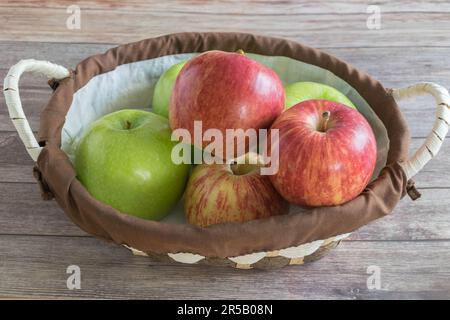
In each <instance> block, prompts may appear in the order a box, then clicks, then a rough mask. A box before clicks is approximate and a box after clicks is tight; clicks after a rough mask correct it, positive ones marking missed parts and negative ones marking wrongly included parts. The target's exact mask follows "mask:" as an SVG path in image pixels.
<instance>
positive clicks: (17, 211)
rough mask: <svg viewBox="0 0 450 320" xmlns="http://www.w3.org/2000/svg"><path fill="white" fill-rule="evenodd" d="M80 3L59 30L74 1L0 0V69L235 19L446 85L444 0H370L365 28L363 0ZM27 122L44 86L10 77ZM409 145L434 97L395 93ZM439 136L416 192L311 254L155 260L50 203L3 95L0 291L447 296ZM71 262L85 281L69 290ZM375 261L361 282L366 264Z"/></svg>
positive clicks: (237, 25)
mask: <svg viewBox="0 0 450 320" xmlns="http://www.w3.org/2000/svg"><path fill="white" fill-rule="evenodd" d="M231 2H232V3H230V1H200V0H185V1H154V0H152V1H144V0H132V1H120V2H119V1H113V0H105V1H93V0H89V1H77V2H76V4H77V5H79V6H80V8H81V14H82V15H81V18H82V24H81V30H69V29H67V28H66V19H67V17H68V15H69V14H68V13H67V12H66V10H67V7H68V6H69V5H71V4H73V1H68V0H54V1H41V0H33V1H15V0H14V1H13V0H6V1H2V2H0V52H4V53H7V54H3V55H1V56H0V78H3V77H4V76H5V75H6V72H7V70H8V68H9V67H10V66H11V65H13V64H14V63H16V62H17V61H18V60H20V59H23V58H35V59H44V60H51V61H53V62H56V63H59V64H62V65H65V66H67V67H74V66H75V65H76V64H77V63H78V62H79V61H81V60H82V59H84V58H85V57H87V56H90V55H93V54H96V53H101V52H104V51H105V50H107V49H108V48H111V47H113V46H115V44H118V43H126V42H131V41H135V40H139V39H142V38H146V37H151V36H156V35H160V34H166V33H170V32H180V31H243V32H255V33H260V34H265V35H274V36H281V37H285V38H289V39H294V40H298V41H301V42H303V43H305V44H308V45H311V46H314V47H318V48H322V49H323V50H325V51H327V52H329V53H330V54H333V55H335V56H337V57H339V58H341V59H343V60H345V61H347V62H350V63H351V64H353V65H355V66H356V67H357V68H359V69H361V70H364V71H366V72H368V73H369V74H371V75H373V76H374V77H375V78H377V79H378V80H380V81H381V82H382V83H383V85H385V86H386V87H401V86H406V85H409V84H412V83H414V82H418V81H433V82H437V83H440V84H443V85H445V86H446V87H450V68H449V65H450V63H449V62H450V55H449V53H450V33H449V31H450V3H449V2H448V1H427V2H424V1H406V0H402V1H395V2H394V1H387V0H384V1H377V2H374V4H376V5H378V6H379V8H380V9H381V14H382V15H381V30H369V29H368V28H367V27H366V21H367V18H368V17H369V15H370V14H368V13H367V11H366V10H367V7H368V4H371V2H366V1H359V0H350V1H289V0H287V1H275V0H264V1H231ZM20 89H21V96H22V102H23V105H24V108H25V111H26V114H27V115H28V116H29V119H30V122H31V125H32V127H33V129H34V130H36V129H37V128H38V123H39V112H40V109H41V108H42V106H44V104H45V103H46V101H47V100H48V97H49V95H50V94H51V90H50V89H49V88H48V86H47V85H46V83H45V80H44V79H42V78H40V77H36V76H30V75H27V76H25V77H24V78H23V79H21V88H20ZM401 108H402V110H403V111H404V114H405V117H406V119H407V121H408V123H409V125H410V128H411V133H412V136H413V139H412V142H411V150H412V151H413V150H416V149H417V148H418V147H419V146H420V144H421V142H422V140H423V139H422V138H423V137H425V136H426V135H427V134H428V132H429V130H430V129H431V126H432V123H433V119H434V105H433V102H432V100H431V99H428V98H421V99H417V100H414V101H409V102H405V103H402V104H401ZM449 156H450V144H448V143H446V144H444V147H443V149H442V151H441V153H440V154H439V155H438V156H437V157H436V159H434V160H433V161H432V162H431V163H430V164H429V165H428V166H427V167H426V168H425V169H424V170H423V171H422V172H421V173H420V174H419V175H418V176H417V179H415V180H416V183H417V186H418V187H419V189H420V191H421V192H422V194H423V195H422V198H421V199H419V200H417V201H415V202H413V201H411V200H410V199H408V198H405V199H403V200H402V201H401V202H400V204H399V205H398V207H397V208H396V209H395V211H394V212H393V213H392V214H391V215H390V216H388V217H386V218H384V219H380V220H378V221H376V222H373V223H371V224H369V225H368V226H365V227H363V228H361V229H360V230H358V231H357V232H355V233H353V234H352V235H351V237H350V238H349V239H348V240H346V241H344V242H343V243H342V244H341V245H340V246H339V247H338V248H336V249H335V250H333V251H332V253H330V254H329V255H328V256H327V257H325V258H324V259H322V260H319V261H317V262H315V263H313V264H309V265H305V266H295V267H289V268H284V269H281V270H276V271H257V270H250V271H239V270H233V269H227V268H210V267H206V266H182V265H165V264H162V263H156V262H154V261H151V260H149V259H147V258H144V257H134V256H132V255H131V254H130V253H129V252H128V251H127V250H126V249H124V248H121V247H118V246H113V245H111V244H107V243H105V242H103V241H100V240H97V239H95V238H93V237H91V236H90V235H88V234H86V233H84V232H83V231H81V230H80V229H79V228H78V227H76V226H75V225H74V224H73V223H72V222H71V221H69V219H68V218H67V217H66V216H65V214H64V212H62V210H61V209H60V208H59V207H58V206H57V204H56V203H55V202H54V201H42V200H41V199H40V196H39V190H38V186H37V184H36V183H35V181H34V179H33V177H32V174H31V169H32V166H33V162H32V161H31V160H30V159H28V155H27V153H26V152H25V150H24V148H23V146H22V145H21V142H20V141H19V138H18V136H17V134H16V133H15V132H14V128H13V126H12V124H11V123H10V121H9V117H8V114H7V111H6V108H5V104H4V99H3V96H2V97H1V98H0V298H1V297H3V298H11V297H21V298H61V297H64V298H69V297H74V298H213V299H215V298H252V299H254V298H273V299H282V298H287V299H301V298H318V299H330V298H337V299H388V298H400V299H411V298H419V299H423V298H437V299H443V298H447V299H448V298H450V250H449V249H450V209H449V207H450V179H449V173H448V172H450V170H449V169H450V157H449ZM69 265H78V266H80V268H81V273H82V289H81V290H68V289H67V287H66V279H67V277H68V275H67V274H66V268H67V266H69ZM369 266H378V267H380V268H381V284H382V288H381V290H369V289H368V288H367V285H366V281H367V278H368V276H369V274H367V267H369Z"/></svg>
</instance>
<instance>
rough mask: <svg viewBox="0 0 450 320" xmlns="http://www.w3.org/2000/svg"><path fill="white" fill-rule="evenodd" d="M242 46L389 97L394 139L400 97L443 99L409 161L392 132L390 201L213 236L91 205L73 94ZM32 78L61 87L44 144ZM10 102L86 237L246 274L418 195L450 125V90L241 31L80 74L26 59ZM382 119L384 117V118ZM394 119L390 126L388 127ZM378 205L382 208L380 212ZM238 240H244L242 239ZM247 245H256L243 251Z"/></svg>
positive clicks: (122, 54)
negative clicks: (79, 169) (156, 65)
mask: <svg viewBox="0 0 450 320" xmlns="http://www.w3.org/2000/svg"><path fill="white" fill-rule="evenodd" d="M238 48H243V49H244V51H246V52H254V53H258V54H265V55H268V56H286V57H289V58H292V59H297V60H301V61H303V62H305V63H309V64H311V65H316V66H320V67H322V68H326V69H328V70H330V71H331V72H332V73H334V74H337V76H339V77H341V78H342V79H344V80H345V81H347V82H348V83H350V84H351V85H352V86H354V87H355V88H359V89H360V91H361V92H360V93H361V95H362V96H363V98H365V99H367V100H368V101H374V99H376V96H377V95H378V96H383V95H385V96H386V97H383V99H385V101H387V103H389V104H390V107H391V108H392V110H393V111H392V114H390V115H389V116H384V120H383V122H384V124H385V125H386V126H387V130H388V132H391V131H392V132H394V130H393V129H392V130H391V131H389V130H390V128H389V127H388V126H391V127H395V126H399V127H402V125H403V124H402V121H403V119H402V117H401V113H400V112H399V111H398V110H397V109H396V108H397V106H396V104H395V101H394V99H395V100H396V101H400V100H402V99H405V98H410V97H415V96H419V95H431V96H433V97H434V99H435V100H436V106H437V112H436V120H435V123H434V126H433V129H432V131H431V133H430V134H429V135H428V137H427V138H426V140H425V142H424V144H423V145H422V146H421V147H420V148H419V149H418V150H417V151H416V152H415V154H414V155H413V156H412V158H410V159H409V160H406V159H403V158H402V157H404V155H405V153H407V151H408V150H407V146H406V147H405V146H404V145H405V137H406V134H407V133H406V132H403V131H405V130H406V131H407V129H405V130H403V131H402V134H403V135H402V137H401V139H403V141H396V139H397V137H396V136H395V135H393V134H390V137H389V138H390V139H391V141H392V142H393V145H394V143H396V144H397V146H400V147H401V149H402V150H399V151H398V150H389V152H390V153H389V157H390V159H391V160H390V161H391V162H392V163H391V167H390V168H391V171H389V170H386V172H384V173H382V174H381V175H380V177H379V178H377V179H376V180H375V183H378V182H377V181H378V180H382V179H384V182H383V183H387V182H389V183H390V184H389V186H390V189H389V188H385V189H383V190H384V191H383V192H384V193H382V192H381V191H379V190H380V187H379V185H377V186H374V187H373V188H371V186H369V188H368V190H366V191H365V192H364V193H365V194H364V195H361V196H360V197H358V198H357V199H355V200H353V201H351V202H353V203H352V204H348V205H347V206H342V207H340V208H330V209H318V210H315V211H312V212H310V213H307V214H305V215H304V216H302V217H297V218H294V217H274V218H273V219H272V218H270V219H268V221H258V222H249V223H244V224H240V225H237V224H227V225H224V226H218V227H214V226H213V227H212V228H205V229H201V228H197V227H193V226H176V227H173V226H170V227H168V226H167V224H164V223H158V222H149V221H143V220H142V221H141V220H140V219H138V218H134V217H129V216H126V215H123V214H120V213H118V212H117V211H115V210H114V209H112V208H111V207H108V206H105V205H103V204H100V203H99V202H97V201H95V199H92V198H91V197H90V195H89V194H88V193H87V192H86V190H84V188H83V187H82V186H81V184H80V183H79V182H78V181H77V179H76V177H75V175H74V171H73V168H72V167H71V163H70V161H69V160H68V159H67V158H66V157H65V155H64V153H63V152H62V151H61V149H60V147H61V129H62V124H63V123H64V121H65V117H66V116H67V114H68V111H69V109H70V107H71V104H72V99H73V96H74V93H75V92H77V90H79V89H80V88H82V87H83V86H86V85H87V83H88V81H89V80H90V79H92V78H94V77H96V76H98V75H100V74H104V73H106V72H114V70H115V69H116V67H117V66H119V65H126V64H127V63H134V62H139V61H144V60H145V59H152V58H155V57H160V56H165V55H173V54H183V53H191V52H202V51H206V50H211V49H221V50H228V51H231V50H235V49H238ZM111 61H112V62H111ZM24 72H32V73H39V74H43V75H44V76H46V77H48V78H49V79H51V81H50V84H51V86H52V88H53V89H56V91H55V92H54V94H53V96H52V99H51V100H50V102H49V105H48V106H47V107H46V108H45V109H44V111H43V113H42V116H41V128H40V139H39V142H38V140H36V138H35V136H34V134H33V132H32V130H31V128H30V126H29V123H28V121H27V119H26V116H25V114H24V112H23V109H22V104H21V101H20V97H19V88H18V83H19V79H20V77H21V75H22V74H23V73H24ZM367 88H369V89H373V90H368V89H367ZM366 89H367V90H366ZM4 95H5V101H6V104H7V106H8V110H9V114H10V118H11V120H12V122H13V123H14V126H15V128H16V129H17V132H18V134H19V136H20V138H21V140H22V141H23V143H24V145H25V147H26V149H27V151H28V153H29V155H30V156H31V158H32V159H33V160H34V161H37V165H36V167H35V169H34V172H35V176H36V178H37V180H38V181H39V184H40V186H41V189H42V195H43V197H44V199H50V198H53V197H54V198H56V200H57V201H58V203H59V204H60V205H61V207H62V208H63V209H64V211H65V212H66V213H67V214H68V215H69V217H70V218H71V219H72V220H73V221H74V222H75V223H76V224H78V225H79V226H80V227H81V228H82V229H83V230H85V231H87V232H88V233H90V234H93V235H95V236H97V237H100V238H103V239H106V240H109V241H114V242H116V243H117V244H120V245H124V246H126V247H127V248H129V249H130V250H132V252H133V253H134V254H136V255H143V256H149V257H151V258H153V259H156V260H160V261H166V262H167V261H170V262H181V263H187V264H197V263H202V264H203V263H204V264H210V265H223V266H233V267H236V268H241V269H250V268H274V267H281V266H285V265H293V264H303V263H306V262H310V261H314V260H316V259H318V258H320V257H322V256H323V255H325V254H326V253H327V252H328V251H329V250H330V249H332V248H333V247H335V246H336V245H337V244H338V243H339V242H340V241H341V240H342V239H344V238H346V237H347V236H348V235H349V234H350V232H351V231H354V230H356V229H357V228H358V227H360V226H362V225H364V224H366V223H368V222H370V221H372V220H374V219H376V218H379V217H382V216H383V215H385V214H387V213H389V212H390V211H391V210H392V209H393V207H394V206H395V205H396V203H397V202H398V200H400V198H401V196H403V195H404V194H405V192H406V191H407V192H408V193H409V194H410V196H411V197H413V198H415V197H417V192H416V190H415V188H414V186H413V183H412V180H410V179H411V178H412V177H413V176H414V175H416V174H417V173H418V172H419V171H420V170H421V169H422V168H423V167H424V166H425V164H426V163H427V162H428V161H429V160H431V159H432V158H433V157H434V156H435V155H436V154H437V153H438V151H439V149H440V148H441V145H442V142H443V140H444V138H445V137H446V135H447V132H448V130H449V123H450V109H449V105H450V96H449V94H448V91H447V90H446V89H445V88H443V87H441V86H439V85H436V84H433V83H419V84H416V85H413V86H410V87H406V88H402V89H393V90H385V89H384V88H383V87H382V86H381V85H380V84H379V83H378V82H376V81H375V80H373V79H372V78H370V76H368V75H365V74H363V73H361V72H359V71H357V70H356V69H354V68H352V67H351V66H349V65H348V64H346V63H344V62H342V61H340V60H338V59H336V58H334V57H331V56H329V55H327V54H325V53H322V52H320V51H317V50H314V49H311V48H308V47H305V46H302V45H300V44H296V43H294V42H290V41H287V40H282V39H275V38H268V37H262V36H253V35H248V34H238V33H234V34H230V33H227V34H222V33H214V34H213V33H189V34H186V33H184V34H175V35H168V36H164V37H160V38H155V39H148V40H145V41H142V42H138V43H134V44H129V45H125V46H121V47H118V48H115V49H112V50H109V51H108V52H107V53H105V54H103V55H98V56H95V57H91V58H88V59H86V60H85V61H83V62H82V63H80V65H79V66H77V68H76V70H74V71H70V70H68V69H66V68H64V67H62V66H59V65H55V64H53V63H50V62H45V61H36V60H22V61H20V62H19V63H17V64H16V65H14V66H13V67H11V69H10V70H9V72H8V74H7V76H6V78H5V82H4ZM58 108H59V109H58ZM376 112H378V114H379V113H380V111H379V110H378V111H376ZM389 117H390V118H389ZM388 118H389V119H390V120H389V121H388V120H386V119H388ZM397 140H400V138H398V139H397ZM400 147H398V148H400ZM397 151H398V152H397ZM392 168H394V169H392ZM395 174H397V176H400V177H398V181H397V182H396V181H394V180H395V179H393V178H392V177H394V176H395ZM379 184H381V182H379ZM391 190H395V191H396V192H398V193H399V195H398V196H397V195H396V196H395V197H393V198H390V195H389V192H391ZM371 197H378V198H376V199H378V200H374V199H373V198H371ZM379 199H381V200H379ZM364 201H365V202H364ZM374 201H376V202H381V203H377V204H374V203H373V202H374ZM383 202H385V203H383ZM364 203H366V204H368V206H370V207H371V209H370V210H369V209H368V211H373V212H374V213H373V214H366V215H364V214H362V213H361V217H357V215H355V214H353V213H352V214H348V215H346V211H347V210H349V208H350V211H352V210H353V208H355V207H358V208H361V206H362V204H364ZM373 208H375V209H373ZM327 210H328V211H327ZM363 211H364V210H363ZM327 212H329V214H328V215H329V216H330V219H331V220H330V221H339V218H338V217H337V218H335V214H337V213H339V214H341V215H342V217H343V218H342V219H343V220H344V222H346V221H347V222H348V226H347V225H346V226H337V225H336V223H335V222H334V224H335V225H336V226H335V227H336V228H334V227H333V225H332V223H331V222H330V225H327V223H325V222H324V221H325V220H323V217H325V215H324V214H325V213H327ZM294 219H295V220H294ZM302 219H303V220H302ZM333 219H334V220H333ZM345 219H347V220H345ZM264 220H265V219H264ZM269 220H270V221H269ZM312 220H314V221H316V222H317V221H319V222H321V224H322V225H323V227H322V226H319V227H317V228H315V229H314V232H313V231H312V232H311V234H309V233H308V232H307V231H308V229H303V230H302V233H303V234H302V235H298V234H296V229H295V228H293V227H291V226H292V224H295V225H298V226H302V222H305V224H306V225H308V224H310V223H312ZM327 221H328V220H327ZM271 226H276V229H274V230H277V231H276V232H277V234H275V236H276V237H274V238H273V239H272V240H271V239H264V234H265V235H267V234H268V232H269V233H270V230H271V229H270V227H271ZM282 226H285V227H286V234H285V235H283V236H282V235H281V233H282V232H280V230H283V229H281V228H282ZM305 228H306V227H305ZM299 230H300V229H299ZM274 232H275V231H274ZM298 232H300V231H298ZM263 233H264V234H263ZM169 236H170V237H169ZM236 237H238V238H239V239H235V238H236ZM148 238H151V239H150V240H149V239H148ZM266 238H267V236H266ZM279 238H283V239H281V240H280V239H279ZM158 239H160V240H158ZM240 240H242V241H240ZM221 241H222V242H223V245H222V243H221ZM246 241H247V242H248V243H244V244H242V243H240V242H246ZM155 243H156V244H155ZM236 253H238V254H236Z"/></svg>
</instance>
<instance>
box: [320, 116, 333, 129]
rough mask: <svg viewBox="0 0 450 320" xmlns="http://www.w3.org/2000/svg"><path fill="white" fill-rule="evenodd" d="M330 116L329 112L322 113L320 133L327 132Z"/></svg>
mask: <svg viewBox="0 0 450 320" xmlns="http://www.w3.org/2000/svg"><path fill="white" fill-rule="evenodd" d="M330 115H331V112H330V111H325V112H324V113H322V120H323V121H322V128H321V130H320V131H321V132H325V131H327V127H328V120H330Z"/></svg>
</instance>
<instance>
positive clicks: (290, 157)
mask: <svg viewBox="0 0 450 320" xmlns="http://www.w3.org/2000/svg"><path fill="white" fill-rule="evenodd" d="M272 129H279V140H278V142H277V143H275V144H277V145H278V148H279V149H278V150H279V157H278V159H277V157H276V156H275V157H273V158H272V161H278V162H277V163H276V164H275V167H276V166H278V172H277V173H276V174H274V175H272V176H270V179H271V181H272V183H273V185H274V186H275V188H276V189H277V190H278V192H279V193H280V194H281V195H282V196H283V197H284V198H285V199H286V200H288V201H289V202H291V203H295V204H298V205H306V206H331V205H339V204H342V203H344V202H347V201H349V200H351V199H353V198H355V197H356V196H357V195H358V194H360V193H361V192H362V191H363V189H364V188H365V187H366V185H367V184H368V182H369V180H370V178H371V176H372V174H373V171H374V168H375V162H376V159H377V147H376V141H375V137H374V134H373V131H372V128H371V127H370V125H369V123H368V122H367V120H366V119H365V118H364V117H363V116H362V115H361V114H360V113H359V112H358V111H356V110H354V109H351V108H348V107H346V106H345V105H343V104H340V103H337V102H332V101H328V100H307V101H304V102H301V103H299V104H297V105H295V106H294V107H292V108H291V109H289V110H287V111H285V112H284V113H283V114H282V115H281V116H280V117H278V118H277V120H276V121H275V122H274V123H273V125H272V127H271V130H272ZM270 140H271V139H269V141H270ZM274 146H275V145H272V146H270V149H271V150H272V153H274V151H273V150H276V148H274Z"/></svg>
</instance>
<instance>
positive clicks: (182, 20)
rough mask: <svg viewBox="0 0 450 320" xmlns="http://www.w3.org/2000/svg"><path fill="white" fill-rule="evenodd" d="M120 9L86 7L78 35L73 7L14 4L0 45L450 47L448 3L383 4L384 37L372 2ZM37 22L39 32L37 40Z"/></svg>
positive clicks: (0, 16) (134, 5)
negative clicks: (188, 41)
mask: <svg viewBox="0 0 450 320" xmlns="http://www.w3.org/2000/svg"><path fill="white" fill-rule="evenodd" d="M124 2H125V3H126V1H124ZM119 3H121V2H113V1H108V2H106V3H104V4H101V2H100V1H86V2H82V1H81V2H79V3H78V5H79V7H80V9H81V14H82V20H81V29H79V30H70V29H67V28H66V20H67V18H68V17H69V14H68V13H67V11H66V10H67V7H68V5H69V4H70V2H69V1H65V2H59V1H35V2H34V5H33V2H28V1H27V2H26V5H23V4H22V5H21V4H15V1H7V2H5V3H4V4H3V5H2V6H1V7H0V21H1V20H3V21H7V22H8V23H5V24H4V26H3V30H2V34H1V35H0V40H14V39H17V38H20V39H22V40H29V41H66V42H74V41H79V42H86V41H89V42H100V43H105V42H106V43H124V42H129V41H134V40H138V39H141V38H146V37H153V36H158V35H161V34H165V33H172V32H180V31H204V30H209V31H243V32H254V33H263V34H266V35H274V36H283V37H286V38H290V39H295V40H302V41H303V42H305V43H307V44H310V45H313V46H333V47H361V46H369V47H379V46H410V44H411V43H414V42H416V41H417V37H420V41H421V44H422V45H429V46H436V45H438V46H442V45H446V46H448V45H450V41H449V40H448V36H447V35H448V31H449V29H450V19H449V10H448V4H445V3H443V2H441V3H439V2H435V3H434V4H433V5H431V6H427V7H428V8H429V9H427V10H423V9H422V10H421V9H420V8H421V7H424V4H423V3H422V2H421V1H408V2H404V3H400V4H395V5H392V4H391V3H392V2H390V1H382V4H381V5H379V7H380V9H381V10H382V13H383V15H382V17H383V18H382V26H381V29H380V30H369V29H368V28H367V27H366V22H367V19H368V18H369V16H370V14H368V13H367V3H365V2H364V3H363V2H358V5H355V3H353V4H352V3H345V2H344V1H339V2H338V3H335V4H330V2H328V1H321V2H315V1H314V2H311V3H310V4H308V5H307V4H306V2H305V1H283V2H277V1H271V2H259V1H249V2H246V1H234V2H233V3H232V4H230V3H227V2H225V1H218V2H217V1H176V2H170V1H165V2H149V3H146V2H145V1H133V2H131V3H129V4H126V5H120V4H119ZM344 3H345V4H344ZM18 7H20V10H17V9H18ZM186 8H189V9H186ZM411 8H414V9H411ZM341 9H342V10H343V11H341ZM37 17H39V18H38V20H37ZM30 22H31V23H35V24H36V25H37V26H39V28H35V29H33V32H32V33H30V32H29V30H30ZM99 30H101V32H99ZM336 39H339V41H336Z"/></svg>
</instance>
